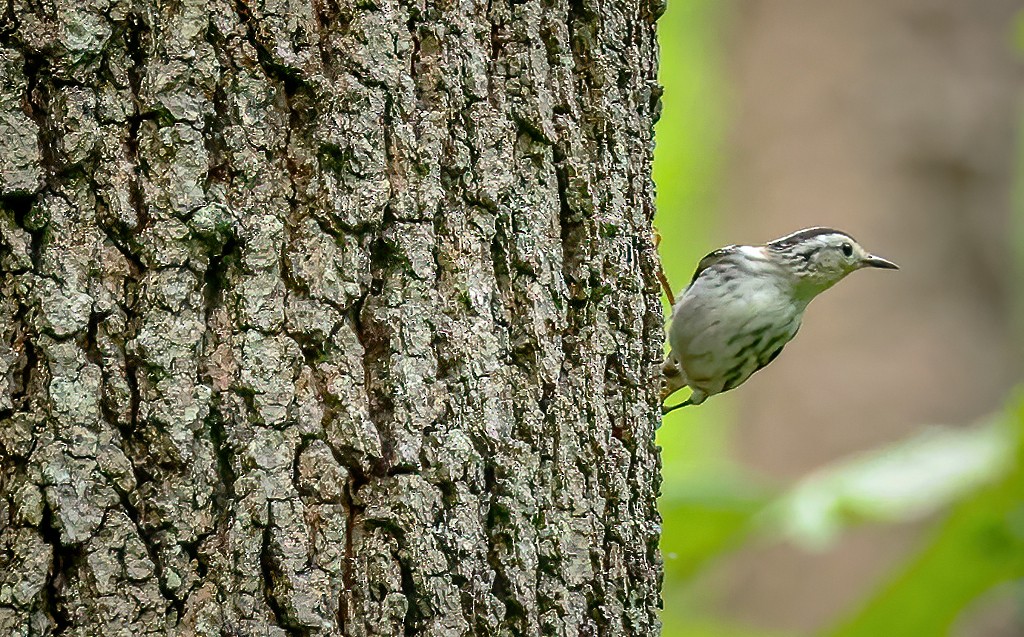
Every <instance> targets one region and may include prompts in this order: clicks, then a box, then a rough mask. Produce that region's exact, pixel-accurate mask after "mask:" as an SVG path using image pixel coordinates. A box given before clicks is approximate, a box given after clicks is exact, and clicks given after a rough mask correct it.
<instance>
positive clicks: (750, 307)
mask: <svg viewBox="0 0 1024 637" xmlns="http://www.w3.org/2000/svg"><path fill="white" fill-rule="evenodd" d="M861 268H882V269H889V270H898V269H899V266H897V265H896V264H895V263H893V262H892V261H889V260H888V259H883V258H882V257H879V256H875V255H873V254H870V253H869V252H867V251H866V250H865V249H864V248H862V247H861V246H860V244H859V243H857V241H856V240H854V238H853V237H851V236H850V235H849V234H847V233H846V232H843V231H841V230H836V229H834V228H822V227H815V228H805V229H803V230H799V231H797V232H794V233H792V234H789V235H786V236H784V237H781V238H779V239H775V240H774V241H769V242H768V243H766V244H764V245H730V246H726V247H724V248H720V249H718V250H715V251H714V252H712V253H711V254H709V255H707V256H706V257H704V258H703V259H701V260H700V263H699V264H698V265H697V270H696V271H695V272H694V273H693V278H692V279H691V281H690V284H689V285H688V286H687V287H686V289H685V290H684V291H683V293H682V294H681V295H680V296H679V298H678V299H677V300H676V301H675V303H674V306H673V308H672V316H671V321H672V322H671V325H670V327H669V330H668V340H669V345H670V351H669V353H668V355H667V356H666V357H665V361H664V364H663V365H662V390H661V403H662V413H663V414H667V413H669V412H671V411H673V410H675V409H678V408H680V407H685V406H688V405H699V404H701V403H703V402H704V401H705V400H707V399H708V397H710V396H714V395H716V394H721V393H723V392H727V391H729V390H731V389H735V388H737V387H739V386H740V385H742V384H743V383H744V382H745V381H746V380H747V379H748V378H750V376H751V375H752V374H753V373H754V372H756V371H758V370H760V369H762V368H763V367H765V366H766V365H768V364H769V363H771V362H772V361H774V360H775V358H776V357H777V356H778V355H779V353H780V352H782V348H783V347H785V346H786V344H787V343H789V341H790V340H792V339H793V337H794V336H796V333H797V331H798V330H799V329H800V323H801V321H802V320H803V316H804V310H806V309H807V305H808V304H809V303H810V302H811V300H813V299H814V298H815V297H816V296H818V295H819V294H821V293H822V292H824V291H825V290H827V289H829V288H830V287H832V286H833V285H835V284H836V283H838V282H839V281H840V280H842V279H843V278H844V277H846V275H848V274H850V273H851V272H853V271H854V270H859V269H861ZM683 387H689V388H690V389H691V390H692V393H691V394H690V396H689V397H688V398H687V399H686V400H685V401H683V402H681V403H678V404H676V405H672V406H666V405H665V402H666V400H667V399H668V398H669V396H671V395H672V394H674V393H675V392H676V391H678V390H680V389H682V388H683Z"/></svg>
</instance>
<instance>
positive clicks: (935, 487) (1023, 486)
mask: <svg viewBox="0 0 1024 637" xmlns="http://www.w3.org/2000/svg"><path fill="white" fill-rule="evenodd" d="M728 11H729V3H722V2H716V1H715V0H688V1H687V2H683V3H679V2H673V3H670V4H669V9H668V11H667V13H666V14H665V16H664V17H663V18H662V19H661V20H660V21H659V23H658V29H659V33H660V41H661V54H662V57H661V75H660V79H661V83H662V84H663V85H664V86H665V95H664V98H663V104H664V110H663V115H662V118H661V120H660V121H659V123H658V125H657V147H656V151H655V165H654V178H655V182H656V184H657V188H658V200H657V204H658V216H657V218H656V220H655V225H656V227H657V228H658V230H659V231H660V233H661V234H662V236H663V241H662V244H661V246H660V252H661V256H662V261H663V264H664V268H665V271H666V274H667V276H668V278H669V280H670V281H672V282H674V283H675V286H676V292H678V291H679V289H680V288H681V287H682V285H684V284H685V283H686V282H687V281H688V280H689V278H690V275H691V273H692V269H693V267H694V264H695V263H696V262H697V261H698V260H699V259H700V257H701V256H703V255H704V254H706V253H707V252H708V251H710V250H711V249H713V248H714V247H717V245H718V244H720V243H721V241H720V240H719V237H718V236H717V228H716V226H715V222H716V219H717V214H716V213H717V208H718V199H719V196H718V195H719V191H720V185H721V173H722V168H723V138H724V131H725V127H726V124H727V120H728V112H729V108H728V101H727V92H726V86H725V83H724V82H725V80H724V74H723V73H722V51H721V46H722V42H723V37H722V36H723V30H724V27H725V23H726V20H727V18H728V15H727V12H728ZM1021 15H1022V16H1024V13H1022V14H1021ZM1014 26H1015V29H1016V30H1015V31H1014V33H1015V36H1014V40H1015V42H1016V43H1017V44H1018V45H1019V48H1020V50H1021V51H1024V17H1022V18H1021V19H1020V20H1019V21H1018V24H1017V25H1014ZM1021 148H1022V149H1024V138H1022V143H1021ZM1019 167H1020V174H1021V176H1022V177H1024V151H1022V155H1021V160H1020V162H1019ZM1019 184H1020V187H1019V188H1018V192H1017V193H1016V195H1017V196H1016V197H1015V199H1016V208H1017V213H1018V214H1017V215H1016V221H1015V229H1016V231H1017V238H1018V239H1019V242H1018V245H1020V246H1024V179H1020V180H1019ZM1020 254H1024V251H1022V252H1019V255H1020ZM1020 267H1021V272H1022V273H1024V259H1021V260H1020ZM1021 298H1022V299H1024V295H1022V297H1021ZM1018 309H1019V310H1020V311H1019V312H1018V317H1024V308H1018ZM666 311H667V307H666ZM1020 324H1021V325H1022V328H1021V335H1022V342H1024V321H1022V322H1021V323H1020ZM733 401H734V397H732V396H730V395H726V396H722V397H720V398H717V399H716V400H714V401H710V402H709V403H708V404H706V405H704V406H702V407H701V408H700V409H699V410H685V409H684V410H680V411H677V412H674V413H673V414H672V415H671V416H669V417H668V418H667V419H666V426H664V427H662V428H661V429H660V430H659V432H658V444H659V445H661V447H662V461H663V483H662V496H661V499H660V509H661V514H662V518H663V527H662V531H663V533H662V543H661V549H662V556H663V559H664V562H665V583H664V589H663V591H664V603H665V609H664V611H663V613H662V620H663V623H664V633H663V634H664V636H665V637H783V635H781V634H780V633H777V632H768V631H765V630H762V629H759V628H758V627H750V626H743V625H739V623H738V622H737V621H736V620H735V618H730V617H728V616H722V615H721V613H720V612H718V613H716V612H715V611H714V610H713V609H714V608H716V607H717V606H716V602H717V601H718V600H716V599H715V597H714V586H713V585H712V584H711V582H710V581H709V579H710V577H709V573H710V572H711V571H712V568H711V567H712V566H713V565H714V564H715V562H716V558H720V557H722V556H723V555H726V554H728V553H730V552H732V551H735V550H738V549H740V548H742V547H744V546H746V545H748V544H749V543H751V542H760V543H765V542H780V541H784V542H793V543H797V544H799V545H802V546H806V547H807V548H808V550H827V548H828V547H829V546H830V545H831V543H832V542H833V541H834V540H835V539H836V537H838V536H840V535H841V534H842V533H843V532H844V531H846V530H847V529H849V528H851V527H854V526H858V525H863V524H897V523H904V522H907V521H911V520H919V519H922V518H924V519H928V520H933V524H934V527H935V528H934V529H932V530H931V531H930V534H929V535H928V536H927V539H926V543H925V545H924V547H923V548H922V549H921V550H920V552H919V553H918V554H917V555H915V556H914V557H912V558H911V559H910V560H909V561H908V562H907V563H906V564H903V565H902V566H900V567H899V568H897V569H896V571H895V573H894V574H893V575H892V576H891V578H890V579H889V580H887V581H883V582H880V585H879V588H878V590H877V591H875V592H874V593H873V594H872V595H870V596H868V599H866V600H864V601H863V603H862V605H861V606H860V607H859V608H854V609H850V612H849V614H848V615H847V616H845V617H842V618H836V623H835V626H834V627H832V628H831V629H828V630H826V631H825V634H827V635H830V636H834V637H885V636H889V635H893V636H897V635H898V636H901V637H902V636H912V637H931V636H939V635H947V634H950V631H951V630H953V629H952V628H951V627H952V626H954V625H955V624H956V622H957V621H958V618H960V617H962V615H963V614H964V613H965V612H969V610H970V608H971V607H972V604H975V603H977V600H979V599H983V598H984V596H985V595H986V594H988V593H990V592H991V591H996V590H1002V589H1000V588H999V587H1000V586H1004V587H1005V586H1007V585H1009V586H1010V591H1011V592H1010V595H1011V596H1016V599H1017V602H1016V604H1017V607H1018V608H1019V609H1020V610H1021V611H1022V612H1021V617H1022V620H1021V624H1020V625H1022V626H1024V398H1022V399H1020V400H1017V401H1015V402H1013V403H1012V404H1011V405H1010V406H1009V407H1008V408H1007V410H1006V412H1005V413H1003V414H999V415H997V416H995V417H993V419H991V421H989V422H986V423H983V424H978V425H973V426H970V427H960V428H957V429H955V430H953V429H950V430H937V429H933V430H924V431H922V432H921V433H920V434H918V435H916V436H914V437H912V438H911V439H909V440H905V441H901V442H899V443H896V444H894V445H892V446H891V447H889V448H884V449H880V450H876V451H873V452H869V453H866V454H863V455H861V456H859V457H857V458H853V459H850V460H847V461H844V462H842V463H837V465H835V466H833V467H829V468H826V469H824V470H822V471H819V472H816V473H815V474H814V475H811V476H807V477H805V478H804V479H802V480H800V481H799V482H798V483H797V484H796V485H793V486H792V487H790V488H789V489H781V488H779V487H778V486H777V485H770V484H767V483H766V482H765V481H764V480H762V479H760V478H759V477H758V476H754V475H750V474H749V473H748V472H745V471H744V470H743V469H742V468H741V467H739V466H737V465H736V464H735V462H733V461H732V459H731V457H730V453H729V449H730V446H731V445H730V436H731V432H732V428H733V423H734V420H735V418H734V409H733V408H732V405H734V404H735V403H734V402H733Z"/></svg>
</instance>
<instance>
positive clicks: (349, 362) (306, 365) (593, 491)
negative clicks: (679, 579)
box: [0, 0, 662, 637]
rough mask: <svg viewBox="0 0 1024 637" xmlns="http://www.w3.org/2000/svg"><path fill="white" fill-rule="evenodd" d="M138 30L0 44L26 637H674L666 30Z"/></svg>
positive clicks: (7, 30)
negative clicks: (666, 536) (667, 566)
mask: <svg viewBox="0 0 1024 637" xmlns="http://www.w3.org/2000/svg"><path fill="white" fill-rule="evenodd" d="M142 4H143V3H131V2H117V1H116V0H109V1H108V0H84V1H82V0H79V1H77V2H75V1H72V0H52V1H46V0H44V1H42V2H23V1H22V0H13V2H12V3H9V4H8V6H7V8H6V10H5V12H4V13H3V16H2V19H0V69H2V70H0V246H2V252H0V268H2V279H0V327H2V332H0V334H2V337H0V388H2V390H3V393H2V395H0V454H2V463H3V464H2V470H0V471H2V477H0V491H2V494H3V498H2V501H0V525H2V527H0V529H2V530H0V634H3V635H47V634H52V635H103V636H104V637H114V636H116V635H132V636H133V637H136V636H140V635H149V634H160V635H168V634H171V635H328V634H330V635H342V634H343V635H353V636H355V635H398V634H405V635H413V634H416V635H467V634H469V635H537V634H545V635H572V636H574V637H575V636H578V635H650V634H656V633H657V631H658V620H657V616H656V609H657V607H658V605H659V596H658V585H659V579H660V565H659V555H658V549H657V542H658V514H657V511H656V509H655V496H656V492H657V487H658V480H659V477H658V455H657V452H656V448H655V446H654V444H653V429H654V427H655V425H656V424H657V422H658V415H657V410H656V406H655V403H656V400H655V395H656V393H657V375H656V373H657V361H658V358H659V356H660V353H661V342H662V320H661V306H660V304H659V302H658V297H657V290H656V285H655V283H654V281H655V279H654V277H653V274H652V273H653V271H654V269H655V263H656V256H655V253H654V250H653V247H652V242H651V231H650V223H651V217H652V212H653V210H652V202H651V200H652V185H651V181H650V160H651V149H652V136H651V124H652V121H653V119H654V117H655V113H656V110H657V106H658V95H659V93H660V91H659V89H658V86H657V84H656V81H655V62H656V48H655V36H654V26H653V22H654V19H655V18H656V16H657V14H658V13H659V12H660V10H661V7H660V6H658V5H657V4H656V3H655V4H654V5H651V6H648V5H647V4H641V6H636V5H634V4H631V3H628V2H625V1H624V0H609V1H608V2H605V3H600V4H598V3H592V2H589V1H581V0H550V1H549V0H543V1H538V0H527V1H526V2H514V3H513V2H507V1H502V0H494V2H493V3H492V2H487V3H484V2H481V1H478V2H475V3H473V2H466V3H462V4H457V5H455V4H450V3H439V4H437V5H436V6H435V5H432V4H419V3H415V2H408V3H407V2H405V1H404V0H403V1H395V0H380V1H379V2H377V1H374V0H369V1H365V2H356V3H351V4H350V3H348V2H344V1H342V2H335V1H334V0H318V1H314V2H313V3H312V5H311V6H307V5H305V4H304V3H302V2H299V1H291V0H288V1H280V0H262V1H261V0H254V1H253V2H252V3H250V2H249V1H248V0H235V2H234V3H231V2H223V1H219V2H212V3H209V4H208V3H206V2H196V1H194V0H182V1H180V2H162V3H154V4H153V5H152V6H142Z"/></svg>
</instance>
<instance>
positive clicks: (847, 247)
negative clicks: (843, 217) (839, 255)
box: [843, 243, 853, 257]
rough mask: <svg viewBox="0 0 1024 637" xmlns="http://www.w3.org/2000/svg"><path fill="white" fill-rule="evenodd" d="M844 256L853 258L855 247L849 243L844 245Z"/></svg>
mask: <svg viewBox="0 0 1024 637" xmlns="http://www.w3.org/2000/svg"><path fill="white" fill-rule="evenodd" d="M843 254H845V255H846V256H848V257H852V256H853V246H852V245H850V244H849V243H844V244H843Z"/></svg>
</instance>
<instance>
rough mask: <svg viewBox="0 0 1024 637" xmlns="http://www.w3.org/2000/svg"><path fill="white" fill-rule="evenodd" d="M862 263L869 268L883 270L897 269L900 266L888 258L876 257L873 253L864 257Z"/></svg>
mask: <svg viewBox="0 0 1024 637" xmlns="http://www.w3.org/2000/svg"><path fill="white" fill-rule="evenodd" d="M864 265H865V266H866V267H869V268H883V269H885V270H899V269H900V266H898V265H896V264H895V263H893V262H892V261H890V260H888V259H883V258H882V257H876V256H875V255H873V254H869V255H868V256H867V257H866V258H865V259H864Z"/></svg>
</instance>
